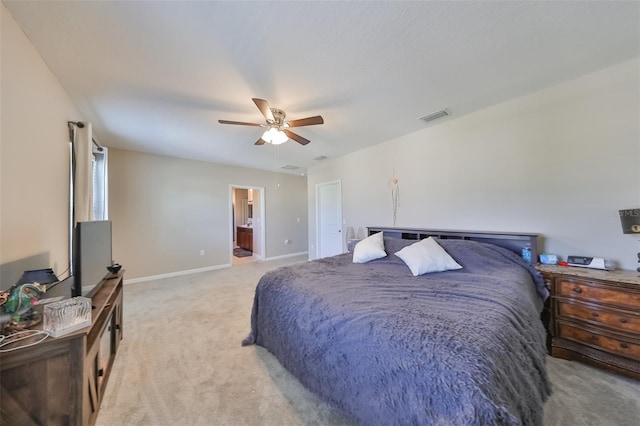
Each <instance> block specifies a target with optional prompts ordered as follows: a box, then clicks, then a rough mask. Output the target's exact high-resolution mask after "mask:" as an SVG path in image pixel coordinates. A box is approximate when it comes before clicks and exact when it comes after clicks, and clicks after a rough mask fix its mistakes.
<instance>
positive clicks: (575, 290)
mask: <svg viewBox="0 0 640 426" xmlns="http://www.w3.org/2000/svg"><path fill="white" fill-rule="evenodd" d="M573 292H574V293H578V294H580V293H582V289H581V288H580V287H574V289H573Z"/></svg>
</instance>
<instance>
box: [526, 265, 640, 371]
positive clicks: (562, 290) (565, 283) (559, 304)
mask: <svg viewBox="0 0 640 426" xmlns="http://www.w3.org/2000/svg"><path fill="white" fill-rule="evenodd" d="M538 270H540V272H542V275H543V276H544V279H545V282H546V284H547V286H548V287H549V289H550V292H551V316H552V318H551V327H550V329H551V330H550V331H551V335H552V340H551V355H552V356H554V357H558V358H564V359H570V360H578V361H583V362H586V363H589V364H592V365H595V366H597V367H601V368H603V369H606V370H609V371H613V372H616V373H618V374H621V375H624V376H627V377H631V378H634V379H636V380H640V274H638V273H637V272H627V271H599V270H594V269H585V268H576V267H562V266H549V265H542V266H539V267H538Z"/></svg>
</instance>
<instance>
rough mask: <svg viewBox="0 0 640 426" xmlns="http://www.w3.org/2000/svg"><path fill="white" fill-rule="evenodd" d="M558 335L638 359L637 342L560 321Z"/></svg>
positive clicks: (638, 347)
mask: <svg viewBox="0 0 640 426" xmlns="http://www.w3.org/2000/svg"><path fill="white" fill-rule="evenodd" d="M558 337H562V338H565V339H571V340H575V341H577V342H582V343H587V344H589V345H592V346H597V347H599V348H602V349H604V350H606V351H609V352H613V353H615V354H618V355H622V356H625V357H628V358H632V359H640V344H638V342H630V341H627V340H625V339H620V338H617V337H614V336H609V335H606V334H605V333H604V332H602V333H600V332H595V331H589V330H585V329H582V328H579V327H574V326H573V325H571V324H568V323H565V322H562V321H561V322H559V324H558Z"/></svg>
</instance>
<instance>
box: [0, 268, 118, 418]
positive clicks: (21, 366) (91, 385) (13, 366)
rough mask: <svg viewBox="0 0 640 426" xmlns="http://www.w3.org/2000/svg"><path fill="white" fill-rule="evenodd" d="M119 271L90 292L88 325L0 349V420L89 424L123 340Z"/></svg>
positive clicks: (100, 399)
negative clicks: (28, 344)
mask: <svg viewBox="0 0 640 426" xmlns="http://www.w3.org/2000/svg"><path fill="white" fill-rule="evenodd" d="M122 283H123V271H121V272H119V273H118V274H115V275H113V276H111V277H109V278H106V279H105V280H104V281H103V282H102V286H101V287H100V288H99V289H98V290H97V291H96V293H95V294H94V295H93V296H92V298H91V300H92V305H93V306H94V309H93V311H92V318H91V326H89V327H87V328H85V329H82V330H79V331H76V332H73V333H70V334H67V335H65V336H62V337H59V338H55V339H54V338H52V337H48V338H47V339H46V340H45V341H43V342H42V343H39V344H37V345H35V346H31V347H26V348H22V349H18V350H15V351H12V352H6V353H2V354H0V395H1V398H0V425H5V424H6V425H78V426H81V425H91V424H94V423H95V421H96V418H97V417H98V410H99V409H100V403H101V401H102V396H103V395H104V392H105V389H106V386H107V380H108V379H109V373H110V372H111V367H112V365H113V362H114V360H115V356H116V352H117V351H118V346H119V344H120V340H121V339H122V306H123V305H122V302H123V297H122Z"/></svg>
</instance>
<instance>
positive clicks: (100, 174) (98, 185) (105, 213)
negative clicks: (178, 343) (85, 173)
mask: <svg viewBox="0 0 640 426" xmlns="http://www.w3.org/2000/svg"><path fill="white" fill-rule="evenodd" d="M108 158H109V155H108V150H107V148H104V147H102V150H101V151H99V150H98V149H97V148H95V147H94V150H93V161H92V167H91V169H92V175H93V176H92V180H93V203H92V206H93V220H108V219H109V185H108V183H109V179H108Z"/></svg>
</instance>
